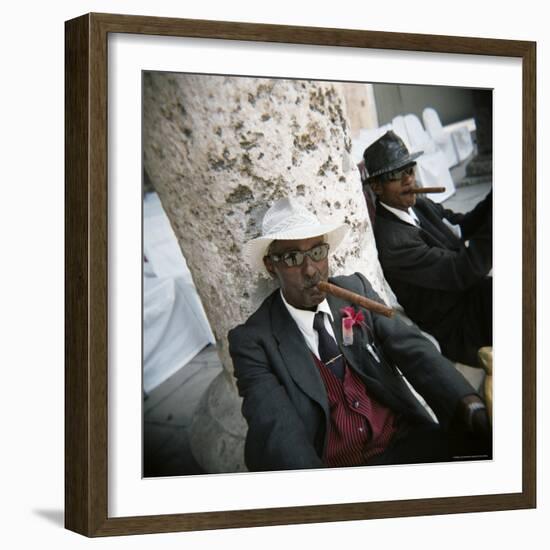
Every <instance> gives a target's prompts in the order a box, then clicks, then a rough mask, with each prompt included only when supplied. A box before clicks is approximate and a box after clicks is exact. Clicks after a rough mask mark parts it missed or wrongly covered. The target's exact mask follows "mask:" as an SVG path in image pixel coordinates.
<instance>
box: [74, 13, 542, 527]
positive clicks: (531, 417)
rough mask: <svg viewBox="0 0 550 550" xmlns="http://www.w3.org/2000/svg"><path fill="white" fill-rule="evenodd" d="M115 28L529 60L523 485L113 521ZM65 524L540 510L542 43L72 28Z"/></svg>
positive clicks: (291, 520)
mask: <svg viewBox="0 0 550 550" xmlns="http://www.w3.org/2000/svg"><path fill="white" fill-rule="evenodd" d="M109 33H132V34H136V35H160V36H170V37H196V38H212V39H219V40H240V41H257V42H275V43H287V44H307V45H319V46H321V45H322V46H337V47H355V48H374V49H381V50H396V51H419V52H433V53H440V54H452V53H455V54H472V55H484V56H497V57H501V56H504V57H511V58H518V59H520V60H521V63H522V102H523V106H522V113H523V121H522V125H523V135H522V143H523V150H522V174H523V179H522V213H523V221H522V225H523V227H522V254H523V288H522V299H523V312H522V315H523V318H522V342H523V348H522V354H523V355H522V361H523V363H522V375H521V376H522V384H523V386H522V415H523V416H522V428H523V431H522V433H523V436H522V437H523V440H522V490H521V492H517V493H507V494H492V495H475V496H463V497H444V498H427V499H420V500H418V499H415V500H394V501H383V502H354V503H346V504H328V505H327V504H324V505H314V506H300V507H287V508H263V509H249V510H231V511H227V510H219V511H215V512H198V513H185V514H170V515H148V516H135V517H109V516H108V406H107V395H108V394H107V385H108V384H107V379H108V376H107V375H108V338H107V335H108V333H107V326H108V255H107V246H108V200H109V197H108V186H107V178H108V172H107V97H108V82H107V59H108V41H107V37H108V34H109ZM65 41H66V42H65V51H66V59H65V76H66V95H65V116H66V121H65V128H66V130H65V199H66V203H65V236H66V253H65V263H66V276H65V277H66V279H65V283H66V291H65V292H66V295H65V299H66V317H65V321H66V325H65V326H66V355H65V479H66V488H65V525H66V527H67V528H68V529H70V530H73V531H76V532H78V533H81V534H83V535H86V536H106V535H123V534H140V533H154V532H157V533H160V532H171V531H189V530H200V529H220V528H238V527H251V526H264V525H281V524H296V523H314V522H324V521H344V520H360V519H375V518H388V517H398V516H418V515H429V514H447V513H459V512H460V513H464V512H480V511H491V510H505V509H508V510H510V509H522V508H532V507H535V506H536V440H535V436H536V407H535V405H536V403H535V396H536V379H535V376H536V372H535V368H536V342H535V334H536V332H535V329H536V324H535V323H536V188H535V186H536V127H535V125H536V116H535V115H536V45H535V43H533V42H525V41H512V40H496V39H481V38H464V37H449V36H434V35H415V34H401V33H386V32H373V31H358V30H342V29H327V28H309V27H290V26H280V25H265V24H250V23H234V22H221V21H202V20H186V19H167V18H157V17H142V16H125V15H110V14H87V15H84V16H81V17H79V18H76V19H73V20H71V21H68V22H66V28H65Z"/></svg>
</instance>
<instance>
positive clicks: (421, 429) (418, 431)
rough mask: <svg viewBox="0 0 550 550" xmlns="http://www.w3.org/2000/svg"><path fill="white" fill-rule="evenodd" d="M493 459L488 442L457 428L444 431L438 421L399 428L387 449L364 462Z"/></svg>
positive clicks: (418, 462)
mask: <svg viewBox="0 0 550 550" xmlns="http://www.w3.org/2000/svg"><path fill="white" fill-rule="evenodd" d="M491 458H492V445H491V442H490V441H486V440H485V441H482V440H479V439H478V438H476V437H474V436H473V435H471V434H467V433H464V432H461V431H459V430H453V431H445V430H443V429H441V427H440V426H439V425H438V424H435V423H434V424H421V425H412V426H404V427H402V428H401V429H400V430H399V431H398V432H397V434H396V435H395V436H394V438H393V439H392V441H391V442H390V444H389V446H388V448H387V449H386V450H385V451H384V452H383V453H382V454H380V455H378V456H376V457H374V458H372V459H371V460H370V461H369V462H368V463H367V465H368V466H375V465H384V464H422V463H427V462H455V461H463V460H488V459H491Z"/></svg>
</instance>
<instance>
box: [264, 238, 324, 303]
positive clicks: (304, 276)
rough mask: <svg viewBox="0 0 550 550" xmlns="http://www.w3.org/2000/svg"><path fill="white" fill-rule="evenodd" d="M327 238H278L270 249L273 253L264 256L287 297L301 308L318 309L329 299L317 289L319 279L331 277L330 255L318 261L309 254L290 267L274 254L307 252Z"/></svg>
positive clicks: (270, 270)
mask: <svg viewBox="0 0 550 550" xmlns="http://www.w3.org/2000/svg"><path fill="white" fill-rule="evenodd" d="M323 242H324V239H323V237H322V236H321V237H313V238H311V239H302V240H290V241H274V242H273V244H272V245H271V247H270V249H269V253H270V256H266V257H265V258H264V264H265V266H266V269H267V270H268V272H269V273H270V274H271V275H272V276H273V277H274V278H276V279H277V280H278V281H279V286H280V287H281V289H282V291H283V295H284V297H285V300H286V301H287V302H288V303H289V304H290V305H292V306H294V307H295V308H298V309H311V310H314V309H316V308H317V306H318V305H319V304H320V303H321V302H322V301H323V300H324V299H325V297H326V294H325V293H324V292H321V291H320V290H318V289H317V288H316V285H317V283H318V282H319V281H326V280H327V279H328V256H327V257H326V258H325V259H323V260H319V261H315V260H313V259H312V258H310V257H309V256H305V255H304V258H303V263H302V264H301V265H294V266H288V265H287V264H286V263H285V262H284V261H282V260H281V261H274V260H273V259H272V258H271V255H277V256H280V255H282V254H284V253H288V252H292V251H298V252H306V251H309V250H311V249H312V248H314V247H315V246H317V245H320V244H323Z"/></svg>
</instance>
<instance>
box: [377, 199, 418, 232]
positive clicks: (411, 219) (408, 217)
mask: <svg viewBox="0 0 550 550" xmlns="http://www.w3.org/2000/svg"><path fill="white" fill-rule="evenodd" d="M380 204H381V205H382V206H383V207H384V208H385V209H386V210H389V211H390V212H391V213H392V214H395V215H396V216H397V217H398V218H399V219H400V220H403V221H404V222H407V223H409V224H411V225H414V226H415V227H420V222H419V221H418V217H417V215H416V214H415V213H414V210H413V209H412V208H409V209H408V210H407V212H405V211H404V210H399V208H394V207H393V206H388V205H387V204H385V203H383V202H382V201H380Z"/></svg>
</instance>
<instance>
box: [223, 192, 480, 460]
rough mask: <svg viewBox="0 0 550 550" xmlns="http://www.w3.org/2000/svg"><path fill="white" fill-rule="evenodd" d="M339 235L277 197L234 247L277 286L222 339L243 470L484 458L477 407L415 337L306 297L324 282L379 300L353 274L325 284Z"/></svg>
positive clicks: (346, 306)
mask: <svg viewBox="0 0 550 550" xmlns="http://www.w3.org/2000/svg"><path fill="white" fill-rule="evenodd" d="M347 231H348V226H347V225H345V224H343V225H342V224H334V223H322V222H321V221H320V220H319V219H318V218H317V217H316V216H315V215H314V214H313V213H311V212H310V211H309V210H308V209H307V208H305V206H304V205H302V204H301V203H299V202H298V201H296V200H295V199H290V198H285V199H281V200H279V201H276V202H275V203H274V204H273V205H272V206H271V208H270V209H269V210H268V211H267V213H266V214H265V217H264V219H263V222H262V233H261V235H260V236H259V237H257V238H255V239H252V240H251V241H249V242H247V243H246V244H245V248H244V256H245V258H246V260H247V262H248V263H249V265H250V266H251V267H252V269H253V270H255V271H257V272H260V271H261V272H264V271H265V272H266V274H269V276H271V277H273V278H274V279H275V280H276V281H277V282H278V284H279V288H278V289H277V290H275V291H274V292H273V293H272V294H271V295H270V296H268V297H267V298H266V299H265V300H264V302H263V303H262V304H261V306H260V307H259V308H258V310H257V311H256V312H255V313H254V314H252V315H251V316H250V318H249V319H248V320H247V321H246V322H245V323H244V324H242V325H239V326H238V327H236V328H234V329H233V330H231V331H230V332H229V334H228V340H229V352H230V354H231V357H232V359H233V366H234V372H235V376H236V378H237V386H238V389H239V394H240V395H241V396H242V398H243V405H242V412H243V415H244V417H245V419H246V421H247V423H248V432H247V436H246V444H245V462H246V465H247V467H248V468H249V470H288V469H299V468H323V467H341V466H361V465H375V464H398V463H415V462H436V461H450V460H464V459H465V458H466V457H470V458H471V457H473V456H475V457H476V458H489V457H490V456H491V430H490V425H489V422H488V416H487V412H486V409H485V406H484V404H483V402H482V400H481V398H480V397H479V395H477V394H476V392H475V391H474V389H473V388H472V387H471V386H470V384H469V383H468V382H467V381H466V380H465V379H464V377H463V376H462V375H461V374H460V373H459V372H458V371H457V370H456V369H455V368H454V366H453V365H452V363H450V362H449V361H448V360H447V359H445V358H444V357H443V356H442V355H441V353H439V351H438V350H437V349H436V348H435V346H434V345H433V344H432V343H431V342H430V341H429V340H427V339H426V338H425V337H424V336H423V335H422V333H421V332H420V331H419V330H418V328H416V327H414V326H408V325H406V324H405V323H403V322H402V321H400V320H399V319H397V318H395V317H393V318H387V317H385V316H383V315H381V314H378V313H374V312H371V311H369V310H366V309H364V308H363V307H359V306H356V305H355V304H352V303H351V302H349V301H347V300H345V299H342V298H339V297H335V296H331V295H328V294H326V293H325V292H323V291H322V290H320V289H319V288H318V287H317V285H318V283H319V282H320V281H325V282H326V281H327V280H330V282H331V283H333V284H335V285H337V286H340V287H342V288H345V289H347V290H351V291H352V292H355V293H359V294H362V295H363V296H365V297H368V298H371V299H373V300H377V301H380V299H379V298H378V296H377V294H376V293H375V292H374V291H373V289H372V287H371V285H370V283H369V282H368V281H367V280H366V279H365V277H364V276H363V275H361V274H359V273H355V274H354V275H350V276H340V277H335V278H330V279H329V267H328V254H329V252H330V251H334V250H335V249H336V248H337V247H338V246H339V245H340V243H341V242H342V240H343V239H344V237H345V235H346V233H347ZM405 380H407V381H408V382H409V384H411V385H412V387H413V388H414V389H415V390H416V391H417V393H418V394H420V395H422V396H423V398H424V399H425V400H426V402H427V403H428V405H429V406H430V407H431V410H432V412H433V414H434V417H432V416H431V415H430V414H429V413H428V412H427V410H426V409H425V408H424V406H422V405H421V404H420V402H419V401H418V399H417V398H416V396H415V395H414V394H413V392H411V389H410V386H409V385H408V384H407V383H406V381H405ZM435 418H437V420H435ZM480 455H481V456H480Z"/></svg>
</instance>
